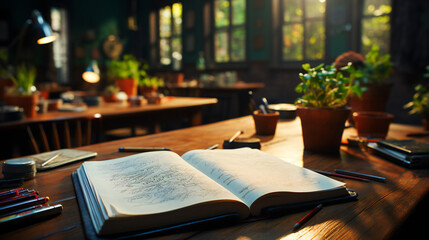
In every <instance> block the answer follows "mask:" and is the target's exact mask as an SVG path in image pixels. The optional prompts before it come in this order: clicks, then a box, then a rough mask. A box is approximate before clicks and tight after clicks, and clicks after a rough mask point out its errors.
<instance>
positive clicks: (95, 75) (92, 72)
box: [82, 60, 100, 83]
mask: <svg viewBox="0 0 429 240" xmlns="http://www.w3.org/2000/svg"><path fill="white" fill-rule="evenodd" d="M82 78H83V80H85V81H86V82H89V83H97V82H98V81H100V69H99V68H98V64H97V61H96V60H92V61H91V63H90V64H89V65H88V67H87V68H86V70H85V72H84V73H83V74H82Z"/></svg>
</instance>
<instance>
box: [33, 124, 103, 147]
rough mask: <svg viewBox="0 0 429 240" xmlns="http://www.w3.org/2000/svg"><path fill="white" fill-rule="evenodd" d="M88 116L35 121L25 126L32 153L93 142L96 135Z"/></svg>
mask: <svg viewBox="0 0 429 240" xmlns="http://www.w3.org/2000/svg"><path fill="white" fill-rule="evenodd" d="M95 121H96V120H94V119H89V118H82V119H73V120H58V121H47V122H37V123H32V124H29V125H27V126H26V131H27V134H28V137H29V139H30V145H31V147H32V150H33V152H34V153H41V152H48V151H52V150H57V149H61V148H73V147H80V146H84V145H88V144H91V143H93V142H94V141H93V138H95V137H96V134H95V133H94V131H93V129H94V127H93V122H95Z"/></svg>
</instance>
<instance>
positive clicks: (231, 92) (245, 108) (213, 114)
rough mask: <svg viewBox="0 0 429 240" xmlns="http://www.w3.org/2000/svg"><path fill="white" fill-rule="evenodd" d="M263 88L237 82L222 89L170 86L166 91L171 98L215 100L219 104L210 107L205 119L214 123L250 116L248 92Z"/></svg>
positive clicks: (254, 84)
mask: <svg viewBox="0 0 429 240" xmlns="http://www.w3.org/2000/svg"><path fill="white" fill-rule="evenodd" d="M264 87H265V84H264V83H245V82H238V83H236V84H234V85H230V86H222V87H214V86H213V87H188V86H182V85H171V84H170V85H168V86H167V87H166V89H167V90H168V91H169V94H170V95H172V96H188V97H208V98H217V99H218V100H219V103H218V104H217V105H216V106H212V107H210V108H211V109H209V111H208V112H207V113H206V115H207V116H206V117H205V118H206V119H205V122H214V121H220V120H225V119H230V118H236V117H241V116H245V115H248V114H250V112H249V91H253V92H255V91H257V90H259V89H261V88H264Z"/></svg>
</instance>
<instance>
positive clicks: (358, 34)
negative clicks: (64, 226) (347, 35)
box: [354, 0, 393, 56]
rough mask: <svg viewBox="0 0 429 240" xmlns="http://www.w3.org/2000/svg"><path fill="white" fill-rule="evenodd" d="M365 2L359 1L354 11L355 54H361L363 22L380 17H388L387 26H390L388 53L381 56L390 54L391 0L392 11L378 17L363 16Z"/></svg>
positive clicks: (391, 4) (363, 0)
mask: <svg viewBox="0 0 429 240" xmlns="http://www.w3.org/2000/svg"><path fill="white" fill-rule="evenodd" d="M365 1H366V0H359V1H358V3H357V7H356V8H355V9H358V10H357V14H356V15H357V19H356V21H355V26H356V27H355V29H357V30H356V34H355V36H356V39H355V40H354V41H355V42H356V46H355V49H356V52H359V53H362V49H363V43H362V32H363V20H364V19H370V18H377V17H381V16H389V25H390V31H389V43H388V44H389V47H388V52H387V53H383V54H390V53H391V52H392V22H393V21H392V18H393V2H392V0H390V7H391V8H392V11H391V12H390V13H389V14H382V15H380V16H369V15H365V14H364V12H365V9H364V6H365ZM365 54H366V53H362V55H364V56H365Z"/></svg>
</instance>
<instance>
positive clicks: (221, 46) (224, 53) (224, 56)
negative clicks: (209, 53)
mask: <svg viewBox="0 0 429 240" xmlns="http://www.w3.org/2000/svg"><path fill="white" fill-rule="evenodd" d="M215 60H216V62H228V61H229V55H228V33H227V32H217V33H216V34H215Z"/></svg>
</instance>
